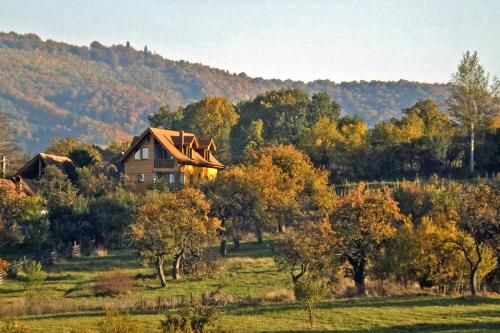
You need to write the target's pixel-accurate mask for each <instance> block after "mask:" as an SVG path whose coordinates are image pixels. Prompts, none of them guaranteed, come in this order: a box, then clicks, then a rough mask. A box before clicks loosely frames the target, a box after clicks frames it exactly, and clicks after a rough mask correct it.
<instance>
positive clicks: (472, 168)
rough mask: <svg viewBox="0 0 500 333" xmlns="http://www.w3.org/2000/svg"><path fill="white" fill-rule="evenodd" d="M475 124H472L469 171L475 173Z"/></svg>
mask: <svg viewBox="0 0 500 333" xmlns="http://www.w3.org/2000/svg"><path fill="white" fill-rule="evenodd" d="M474 136H475V132H474V124H471V125H470V160H469V171H470V173H471V174H474Z"/></svg>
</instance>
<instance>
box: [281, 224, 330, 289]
mask: <svg viewBox="0 0 500 333" xmlns="http://www.w3.org/2000/svg"><path fill="white" fill-rule="evenodd" d="M337 240H338V238H337V237H336V235H335V233H334V232H333V231H332V229H331V226H330V224H329V223H328V221H327V220H326V219H325V220H322V221H320V222H313V221H309V222H306V223H302V224H300V225H299V226H297V227H295V228H291V229H289V230H287V231H286V232H284V233H283V234H282V235H281V236H280V237H279V239H278V240H277V241H276V242H275V243H274V244H273V253H274V261H275V263H276V265H277V267H278V269H279V270H282V271H287V272H289V273H290V275H291V277H292V281H293V282H294V283H297V282H298V281H299V279H300V278H301V277H303V276H307V275H311V276H316V277H317V276H319V275H320V274H321V273H322V271H323V269H324V267H325V266H327V264H328V261H329V260H328V259H329V258H331V255H332V251H333V249H334V248H335V246H337V245H338V242H337Z"/></svg>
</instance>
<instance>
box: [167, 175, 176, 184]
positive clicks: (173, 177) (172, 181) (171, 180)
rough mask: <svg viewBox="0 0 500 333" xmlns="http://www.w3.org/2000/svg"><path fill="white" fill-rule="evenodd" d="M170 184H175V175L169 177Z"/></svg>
mask: <svg viewBox="0 0 500 333" xmlns="http://www.w3.org/2000/svg"><path fill="white" fill-rule="evenodd" d="M168 182H169V183H170V184H175V173H171V174H169V175H168Z"/></svg>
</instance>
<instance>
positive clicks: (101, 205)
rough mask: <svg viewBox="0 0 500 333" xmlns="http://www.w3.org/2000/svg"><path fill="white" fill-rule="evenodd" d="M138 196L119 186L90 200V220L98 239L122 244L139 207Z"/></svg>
mask: <svg viewBox="0 0 500 333" xmlns="http://www.w3.org/2000/svg"><path fill="white" fill-rule="evenodd" d="M138 206H139V203H138V199H137V197H136V196H135V195H134V194H133V193H132V192H128V191H126V190H124V189H123V188H117V189H116V191H112V192H108V193H106V194H104V195H103V196H101V197H98V198H94V199H91V200H90V202H89V220H90V221H91V223H92V229H93V233H94V234H95V237H96V241H97V242H99V243H104V244H106V245H107V246H111V245H116V244H121V241H122V239H124V238H125V234H126V233H127V231H128V228H129V226H130V225H131V224H132V223H133V222H134V221H135V219H136V216H137V212H138V209H139V207H138Z"/></svg>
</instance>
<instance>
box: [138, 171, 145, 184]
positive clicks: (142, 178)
mask: <svg viewBox="0 0 500 333" xmlns="http://www.w3.org/2000/svg"><path fill="white" fill-rule="evenodd" d="M145 180H146V177H145V176H144V174H143V173H138V174H137V181H138V182H139V183H144V181H145Z"/></svg>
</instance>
